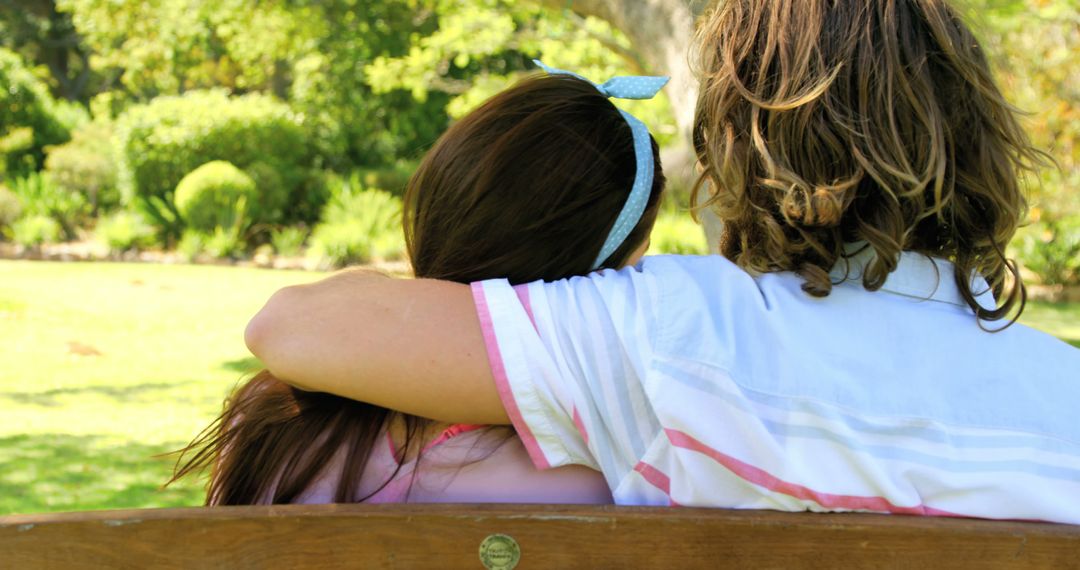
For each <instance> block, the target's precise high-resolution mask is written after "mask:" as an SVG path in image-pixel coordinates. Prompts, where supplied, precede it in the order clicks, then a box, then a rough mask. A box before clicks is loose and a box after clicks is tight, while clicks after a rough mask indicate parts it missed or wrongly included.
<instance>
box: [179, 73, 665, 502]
mask: <svg viewBox="0 0 1080 570" xmlns="http://www.w3.org/2000/svg"><path fill="white" fill-rule="evenodd" d="M633 149H634V145H633V138H632V134H631V131H630V127H629V126H628V125H627V123H626V121H625V119H623V117H622V116H621V115H620V114H619V113H618V111H617V109H616V108H615V106H614V105H612V103H611V102H610V101H608V100H607V98H605V97H604V96H603V95H601V94H600V93H599V92H598V91H597V90H596V88H595V87H593V86H592V85H589V84H588V83H586V82H584V81H581V80H579V79H575V78H572V77H567V76H550V77H549V76H544V77H537V78H532V79H527V80H525V81H523V82H521V83H518V84H517V85H515V86H514V87H512V88H510V89H508V90H506V91H504V92H502V93H500V94H499V95H496V96H495V97H493V98H492V99H490V100H489V101H487V102H486V103H485V104H484V105H483V106H481V107H480V108H479V109H477V110H476V111H474V112H472V113H471V114H469V115H468V116H466V117H465V118H463V119H461V120H460V121H459V122H457V123H456V124H454V125H453V126H451V127H450V129H449V130H447V132H446V133H445V134H443V136H442V137H441V138H440V139H439V140H438V142H436V143H435V146H434V147H433V148H432V149H431V150H430V151H429V152H428V154H427V155H426V156H425V158H424V159H423V161H422V162H421V163H420V166H419V167H418V168H417V170H416V172H415V174H414V175H413V177H412V179H411V180H410V182H409V185H408V188H407V189H406V192H405V199H404V213H403V216H402V218H403V226H404V230H405V238H406V243H407V245H408V253H409V258H410V260H411V262H412V266H413V271H414V273H415V275H416V276H417V277H424V278H433V279H444V280H450V281H457V282H461V283H469V282H474V281H480V280H484V279H491V278H497V277H502V278H507V279H508V280H509V281H510V282H511V283H515V284H517V283H527V282H531V281H537V280H554V279H561V278H564V277H569V276H572V275H582V274H585V273H588V272H589V271H591V270H592V265H593V262H594V261H595V258H596V256H597V255H598V254H599V251H600V248H601V246H602V244H603V241H604V239H605V237H606V236H607V234H608V232H609V230H610V229H611V227H612V226H613V225H614V223H615V219H616V217H617V216H618V214H619V211H620V210H621V209H622V206H623V204H624V203H625V202H626V199H627V196H628V194H629V191H630V188H631V186H632V185H633V180H634V176H635V172H636V165H635V157H634V150H633ZM653 156H654V160H655V162H656V164H655V169H656V174H655V178H654V181H653V187H652V192H651V195H650V198H649V203H648V206H647V208H646V212H645V214H644V215H643V216H642V219H641V220H640V221H639V222H638V224H637V226H636V227H635V228H634V230H633V231H632V232H631V234H630V236H629V237H628V238H627V239H626V241H625V242H624V243H623V244H622V246H621V247H619V248H618V249H617V250H616V251H615V253H613V254H612V255H611V256H610V257H609V258H608V259H607V260H605V261H604V262H603V264H602V265H601V267H602V268H613V267H618V266H621V265H622V264H623V263H624V262H625V261H626V260H627V259H628V258H629V257H630V256H631V255H632V254H633V252H634V251H635V250H636V249H637V248H638V247H639V246H640V245H641V244H642V243H644V242H645V240H646V239H647V236H648V233H649V231H650V230H651V228H652V225H653V223H654V222H655V220H656V215H657V212H658V210H659V204H660V196H661V193H662V190H663V188H664V175H663V171H662V169H661V165H660V161H659V151H658V148H657V146H656V142H655V141H653ZM394 418H401V419H402V420H403V421H404V425H405V444H404V445H402V446H400V447H399V452H398V453H399V459H401V458H404V457H406V456H409V454H410V453H411V452H412V451H414V449H413V448H415V447H418V441H417V440H418V439H419V438H418V437H417V436H418V435H419V434H421V433H422V432H423V431H424V428H425V427H426V426H427V425H429V422H428V421H427V420H424V419H421V418H417V417H414V416H407V415H404V414H398V413H396V412H392V411H390V410H386V409H384V408H379V407H377V406H372V405H370V404H365V403H362V402H355V401H352V400H347V399H344V398H340V397H337V396H332V395H329V394H323V393H314V392H305V391H302V390H299V389H297V388H293V387H291V386H288V385H286V384H285V383H283V382H280V381H278V380H277V379H275V378H274V377H273V376H272V375H271V374H270V373H269V372H268V371H266V370H263V371H261V372H259V373H258V374H257V375H256V376H255V377H254V378H252V379H251V380H249V381H247V383H245V384H244V385H243V386H241V387H240V388H239V389H238V390H237V391H236V392H235V393H234V395H233V396H232V397H231V398H229V399H228V400H227V401H226V404H225V408H224V411H223V412H222V414H221V415H220V416H218V418H217V419H216V420H215V421H214V422H213V423H212V424H211V425H210V426H209V427H207V428H206V429H205V430H203V432H202V433H200V434H199V435H198V436H197V437H196V439H195V440H194V441H193V442H192V443H191V444H189V445H188V446H187V447H186V448H184V449H183V450H181V451H180V452H179V453H180V456H179V458H178V460H177V468H176V470H175V473H174V476H173V478H172V480H171V481H170V483H171V482H172V481H175V480H177V479H179V478H180V477H183V476H185V475H187V474H189V473H193V472H200V471H203V470H204V469H206V468H208V467H209V468H210V470H211V476H210V482H209V484H208V489H207V498H206V502H207V504H209V505H236V504H253V503H258V502H269V503H288V502H292V501H294V500H296V499H297V498H298V497H300V495H301V494H302V493H303V492H304V491H305V489H308V488H309V487H310V486H311V484H312V483H313V482H315V480H316V479H318V478H319V477H320V476H323V475H331V476H334V475H338V479H337V485H336V490H335V493H334V501H335V502H355V501H363V500H365V499H366V498H367V497H362V496H358V495H359V490H358V485H359V481H360V474H361V473H363V471H364V468H365V466H366V464H367V460H368V457H369V456H370V455H371V451H372V449H374V446H375V445H376V441H377V438H378V437H379V436H380V434H381V433H382V432H383V430H384V428H386V427H387V426H388V425H389V422H390V421H391V419H394ZM188 454H190V458H188V459H187V461H186V462H185V461H184V458H185V457H186V456H188ZM339 454H343V455H344V461H341V460H340V459H339V460H337V461H334V460H335V459H336V458H341V455H339ZM331 464H333V465H344V469H342V473H340V474H327V473H325V469H326V468H327V466H328V465H331ZM391 478H393V476H391ZM388 482H389V481H385V482H384V484H385V483H388ZM369 496H370V495H369Z"/></svg>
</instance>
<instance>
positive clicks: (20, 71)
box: [0, 48, 74, 176]
mask: <svg viewBox="0 0 1080 570" xmlns="http://www.w3.org/2000/svg"><path fill="white" fill-rule="evenodd" d="M73 114H74V111H73V110H71V109H70V105H69V106H63V105H60V104H58V103H57V101H56V100H55V99H54V98H53V97H52V95H50V94H49V90H48V88H47V87H46V86H45V84H44V83H43V82H42V81H40V80H39V79H38V78H37V77H35V76H34V74H33V73H31V72H30V70H29V69H28V68H27V66H26V65H25V64H24V63H23V61H22V59H21V58H20V57H19V56H18V55H17V54H15V53H14V52H12V51H9V50H7V49H3V48H0V138H5V137H7V136H9V135H10V134H11V133H12V132H13V131H15V130H17V129H30V130H29V131H22V132H23V133H28V134H29V135H30V139H29V141H28V142H27V143H26V144H21V145H13V144H8V145H4V146H7V147H8V150H7V151H6V152H2V153H0V154H2V155H4V156H0V162H4V165H3V166H0V173H2V172H3V171H5V170H6V172H7V173H8V175H9V176H23V175H26V174H28V173H30V172H33V171H35V170H37V168H38V166H39V165H41V162H42V160H43V159H44V158H45V147H46V146H49V145H55V144H60V143H63V142H65V141H67V140H68V137H69V132H68V127H67V126H66V125H65V123H67V122H70V121H72V120H73V119H72V118H71V117H72V115H73Z"/></svg>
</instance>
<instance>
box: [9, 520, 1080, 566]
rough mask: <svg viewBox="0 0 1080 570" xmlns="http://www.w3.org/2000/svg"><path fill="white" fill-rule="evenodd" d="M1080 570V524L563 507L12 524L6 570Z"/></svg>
mask: <svg viewBox="0 0 1080 570" xmlns="http://www.w3.org/2000/svg"><path fill="white" fill-rule="evenodd" d="M494 533H501V534H506V535H509V536H511V537H513V538H514V539H515V540H516V541H517V542H518V544H519V545H520V547H521V562H520V564H519V565H518V568H520V569H523V570H524V569H529V568H639V567H640V568H724V567H728V568H785V569H799V568H815V569H816V568H875V569H878V568H899V567H903V568H919V567H921V568H924V569H931V568H960V569H963V568H988V567H992V568H1055V569H1058V568H1080V526H1069V525H1052V524H1037V523H1015V522H992V521H978V520H968V519H938V518H922V517H906V516H885V515H866V514H810V513H779V512H764V511H727V510H715V509H690V508H678V509H669V508H645V507H585V506H559V505H287V506H255V507H218V508H185V509H145V510H124V511H96V512H82V513H64V514H40V515H14V516H7V517H0V568H9V567H10V568H20V569H21V568H101V567H109V568H133V569H136V568H138V569H142V568H147V567H154V568H229V569H232V568H311V569H323V568H413V567H425V568H482V566H481V564H480V560H479V555H478V552H479V546H480V543H481V541H482V540H483V539H484V538H485V537H487V536H488V535H490V534H494Z"/></svg>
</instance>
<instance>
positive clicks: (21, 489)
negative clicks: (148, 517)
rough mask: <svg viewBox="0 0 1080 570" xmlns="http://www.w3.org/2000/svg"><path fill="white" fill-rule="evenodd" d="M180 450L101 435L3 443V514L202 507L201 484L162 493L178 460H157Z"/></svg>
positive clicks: (10, 439) (0, 490)
mask: <svg viewBox="0 0 1080 570" xmlns="http://www.w3.org/2000/svg"><path fill="white" fill-rule="evenodd" d="M179 447H181V444H179V443H168V444H162V445H156V446H152V445H145V444H142V443H135V442H130V441H127V442H125V441H114V440H111V439H104V438H101V437H97V436H74V435H18V436H13V437H6V438H0V465H3V466H4V468H3V469H2V470H0V515H2V514H12V513H33V512H48V511H76V510H80V511H81V510H90V509H126V508H143V507H179V506H197V505H200V504H201V503H202V498H203V490H202V482H201V481H196V480H191V481H182V482H180V483H177V484H174V485H171V486H169V487H168V488H167V489H164V490H162V489H161V485H162V484H163V483H164V482H165V481H166V480H168V478H169V475H170V474H171V473H172V466H173V463H174V461H175V460H174V459H173V458H159V457H157V458H156V457H154V456H155V455H157V454H161V453H166V452H169V451H173V450H175V449H177V448H179Z"/></svg>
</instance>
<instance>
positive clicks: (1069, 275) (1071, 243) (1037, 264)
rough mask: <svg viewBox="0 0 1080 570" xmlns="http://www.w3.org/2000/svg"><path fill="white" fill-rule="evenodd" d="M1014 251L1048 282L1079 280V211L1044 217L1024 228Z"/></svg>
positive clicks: (1015, 241) (1026, 265)
mask: <svg viewBox="0 0 1080 570" xmlns="http://www.w3.org/2000/svg"><path fill="white" fill-rule="evenodd" d="M1013 251H1014V255H1016V257H1017V258H1018V259H1019V261H1020V263H1021V265H1023V266H1024V267H1025V268H1027V269H1028V270H1029V271H1031V272H1033V273H1035V274H1036V275H1037V276H1038V277H1039V281H1041V282H1042V283H1043V284H1045V285H1078V284H1080V215H1073V216H1066V217H1062V218H1058V219H1043V220H1040V221H1039V222H1036V223H1034V224H1031V225H1030V226H1027V227H1025V228H1022V229H1021V230H1020V232H1019V233H1018V235H1017V238H1016V240H1014V241H1013Z"/></svg>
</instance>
